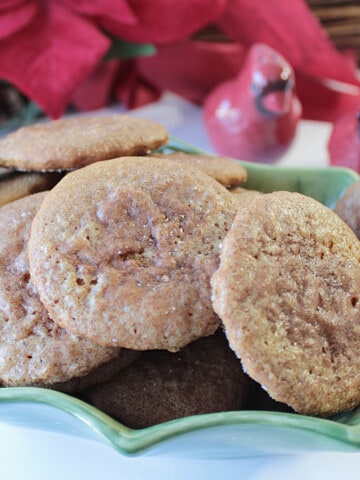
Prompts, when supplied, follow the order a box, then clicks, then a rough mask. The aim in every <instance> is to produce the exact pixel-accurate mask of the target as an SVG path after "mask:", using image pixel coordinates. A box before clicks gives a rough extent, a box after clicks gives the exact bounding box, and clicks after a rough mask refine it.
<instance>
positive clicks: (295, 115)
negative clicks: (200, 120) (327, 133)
mask: <svg viewBox="0 0 360 480" xmlns="http://www.w3.org/2000/svg"><path fill="white" fill-rule="evenodd" d="M294 88H295V78H294V71H293V69H292V67H291V65H290V64H289V63H288V62H287V61H286V60H285V59H284V57H282V56H281V55H280V54H279V53H278V52H276V51H275V50H273V49H272V48H271V47H269V46H268V45H265V44H261V43H257V44H254V45H253V46H252V47H251V48H250V50H249V52H248V54H247V56H246V60H245V63H244V66H243V68H242V69H241V71H240V72H239V74H238V76H237V77H236V78H235V79H234V80H230V81H227V82H224V83H222V84H221V85H219V86H218V87H216V88H215V89H214V90H213V91H212V92H211V93H210V94H209V95H208V97H207V98H206V99H205V102H204V123H205V127H206V129H207V132H208V136H209V139H210V141H211V143H212V145H213V147H214V149H215V150H216V151H217V152H218V153H220V154H221V155H226V156H229V157H233V158H238V159H242V160H247V161H254V162H263V163H271V162H275V161H276V160H278V159H279V158H280V157H281V156H282V155H283V154H284V153H285V152H286V150H288V148H289V147H290V145H291V143H292V141H293V139H294V137H295V133H296V128H297V125H298V122H299V120H300V118H301V114H302V108H301V104H300V102H299V100H298V98H297V96H296V94H295V91H294Z"/></svg>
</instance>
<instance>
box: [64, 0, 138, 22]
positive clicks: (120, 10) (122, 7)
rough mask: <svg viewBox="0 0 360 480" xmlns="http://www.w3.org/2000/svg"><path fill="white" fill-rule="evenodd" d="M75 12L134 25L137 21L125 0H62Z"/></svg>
mask: <svg viewBox="0 0 360 480" xmlns="http://www.w3.org/2000/svg"><path fill="white" fill-rule="evenodd" d="M62 2H63V3H64V4H65V5H67V6H68V7H69V8H71V9H73V10H74V11H75V12H77V13H80V14H82V15H89V16H92V17H96V18H97V19H98V20H99V19H110V20H112V21H113V22H116V23H118V22H119V23H121V24H129V25H134V24H136V23H137V18H136V15H134V13H133V11H132V9H131V7H130V6H129V5H128V2H127V1H126V0H106V2H104V0H91V1H89V0H62Z"/></svg>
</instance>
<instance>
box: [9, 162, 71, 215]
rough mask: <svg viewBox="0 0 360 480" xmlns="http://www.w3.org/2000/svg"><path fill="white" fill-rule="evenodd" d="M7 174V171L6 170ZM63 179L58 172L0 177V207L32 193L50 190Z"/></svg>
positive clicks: (13, 174)
mask: <svg viewBox="0 0 360 480" xmlns="http://www.w3.org/2000/svg"><path fill="white" fill-rule="evenodd" d="M6 170H7V171H8V172H9V169H6ZM62 177H63V174H61V173H60V172H14V171H13V170H10V172H9V173H7V174H5V173H4V174H3V175H1V176H0V207H1V206H2V205H5V204H6V203H10V202H13V201H14V200H18V199H19V198H22V197H26V196H27V195H30V194H32V193H37V192H43V191H44V190H49V189H51V188H52V187H53V186H54V185H56V183H57V182H58V181H59V180H60V179H61V178H62Z"/></svg>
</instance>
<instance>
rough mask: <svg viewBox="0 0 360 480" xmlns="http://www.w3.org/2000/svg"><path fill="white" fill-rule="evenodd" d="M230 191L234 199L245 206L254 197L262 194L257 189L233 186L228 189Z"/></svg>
mask: <svg viewBox="0 0 360 480" xmlns="http://www.w3.org/2000/svg"><path fill="white" fill-rule="evenodd" d="M229 191H230V193H231V194H232V195H233V196H234V197H233V198H234V200H235V201H236V202H238V205H239V206H240V207H242V206H246V205H248V204H249V203H251V202H252V201H253V199H254V198H257V197H259V196H260V195H264V194H263V193H262V192H259V191H258V190H247V189H246V188H243V187H235V188H232V189H230V190H229Z"/></svg>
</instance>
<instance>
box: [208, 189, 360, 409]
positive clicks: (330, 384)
mask: <svg viewBox="0 0 360 480" xmlns="http://www.w3.org/2000/svg"><path fill="white" fill-rule="evenodd" d="M212 287H213V302H214V308H215V310H216V311H217V313H218V314H219V316H220V317H221V319H222V321H223V323H224V327H225V331H226V335H227V337H228V339H229V343H230V345H231V347H232V348H233V349H234V351H235V352H236V353H237V355H238V356H239V357H240V358H241V360H242V362H243V365H244V369H245V371H246V372H247V373H248V374H249V375H250V376H251V377H252V378H253V379H254V380H256V381H257V382H259V383H260V384H261V385H262V386H263V387H264V388H265V389H266V390H267V391H268V393H269V394H270V396H272V397H273V398H274V399H275V400H277V401H279V402H283V403H286V404H288V405H290V406H291V407H292V408H293V409H294V410H295V411H297V412H300V413H303V414H317V415H329V414H333V413H336V412H341V411H344V410H349V409H352V408H353V407H355V406H357V405H359V403H360V375H359V370H360V357H359V351H360V322H359V318H360V301H359V300H360V243H359V241H358V240H357V238H356V236H355V235H354V233H353V232H352V231H351V229H350V228H349V227H348V226H347V225H346V224H345V223H344V222H343V221H342V220H340V219H339V217H338V216H337V215H336V214H335V213H333V212H332V211H331V210H329V209H328V208H326V207H325V206H323V205H321V204H320V203H318V202H317V201H316V200H314V199H312V198H309V197H305V196H304V195H300V194H298V193H289V192H275V193H271V194H266V195H262V196H259V197H258V198H256V199H254V200H253V202H251V203H250V204H249V205H248V208H246V209H239V211H238V213H237V216H236V218H235V220H234V223H233V225H232V228H231V230H230V232H229V233H228V234H227V236H226V238H225V240H224V242H223V248H222V252H221V264H220V268H219V269H218V270H217V272H216V273H215V274H214V276H213V277H212Z"/></svg>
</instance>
